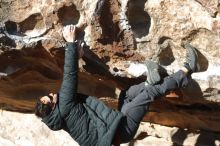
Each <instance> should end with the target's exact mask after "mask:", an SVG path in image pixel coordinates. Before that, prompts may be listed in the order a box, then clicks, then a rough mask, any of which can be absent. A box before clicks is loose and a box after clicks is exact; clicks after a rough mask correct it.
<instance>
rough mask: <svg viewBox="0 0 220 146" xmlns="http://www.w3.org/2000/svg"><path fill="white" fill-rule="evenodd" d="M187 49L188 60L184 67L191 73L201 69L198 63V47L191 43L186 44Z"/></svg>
mask: <svg viewBox="0 0 220 146" xmlns="http://www.w3.org/2000/svg"><path fill="white" fill-rule="evenodd" d="M184 48H185V49H186V60H185V62H184V67H185V68H187V69H188V71H189V74H192V73H194V72H199V71H200V65H199V63H198V54H197V50H196V48H194V47H193V46H191V45H190V44H189V43H187V44H184Z"/></svg>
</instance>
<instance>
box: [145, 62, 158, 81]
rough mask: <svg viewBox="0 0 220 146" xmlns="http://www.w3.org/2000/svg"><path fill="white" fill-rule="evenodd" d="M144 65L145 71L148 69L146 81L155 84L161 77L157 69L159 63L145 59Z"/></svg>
mask: <svg viewBox="0 0 220 146" xmlns="http://www.w3.org/2000/svg"><path fill="white" fill-rule="evenodd" d="M146 66H147V71H148V73H147V75H148V76H147V82H148V83H149V84H151V85H155V84H157V83H158V82H160V81H161V77H160V74H159V70H158V69H159V65H158V64H156V63H155V62H153V61H147V62H146Z"/></svg>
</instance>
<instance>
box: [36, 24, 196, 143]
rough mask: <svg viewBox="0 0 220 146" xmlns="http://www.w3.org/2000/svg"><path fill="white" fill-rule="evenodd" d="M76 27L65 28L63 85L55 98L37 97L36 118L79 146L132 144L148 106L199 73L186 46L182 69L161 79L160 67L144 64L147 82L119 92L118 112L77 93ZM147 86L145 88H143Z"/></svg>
mask: <svg viewBox="0 0 220 146" xmlns="http://www.w3.org/2000/svg"><path fill="white" fill-rule="evenodd" d="M76 29H77V28H76V27H75V26H74V25H69V26H66V27H64V30H63V37H64V39H65V40H66V41H67V43H66V49H65V61H64V75H63V82H62V85H61V88H60V91H59V93H58V94H53V93H51V94H49V95H48V96H43V97H40V98H39V100H38V102H37V104H36V109H35V114H36V116H38V117H41V118H42V121H43V122H44V123H45V124H46V125H47V126H48V127H49V128H50V129H51V130H60V129H63V130H65V131H66V132H68V133H69V134H70V135H71V137H72V138H73V139H74V140H75V141H76V142H78V143H79V145H80V146H110V145H112V144H114V145H116V143H118V144H119V143H126V142H129V141H130V140H132V138H133V137H134V135H135V133H136V132H137V129H138V127H139V124H140V122H141V120H142V118H143V116H144V115H145V113H146V112H147V111H148V108H149V105H150V102H152V101H154V100H155V99H157V98H159V97H161V96H164V95H165V94H166V93H167V92H169V91H172V90H175V89H178V88H182V87H185V86H186V85H187V83H188V79H189V78H190V76H191V74H192V73H193V72H197V71H199V64H198V63H197V52H196V49H195V48H194V47H192V46H190V45H189V44H187V45H185V48H186V49H187V51H188V52H187V57H186V62H185V63H184V66H183V68H182V69H181V70H180V71H178V72H176V73H174V74H172V75H170V76H167V77H165V78H164V79H162V78H161V76H160V73H159V72H160V66H159V65H157V64H155V63H153V62H151V61H149V62H147V67H148V73H147V78H148V79H147V82H144V83H141V84H139V85H134V86H132V87H130V88H129V89H128V90H124V91H122V92H121V94H120V97H119V109H118V110H114V109H112V108H109V107H107V106H106V105H105V104H104V103H103V102H101V101H99V100H98V99H96V98H95V97H92V96H86V95H82V94H79V93H77V84H78V58H79V57H81V56H82V55H83V51H82V50H81V47H79V45H77V42H76ZM146 83H148V84H146Z"/></svg>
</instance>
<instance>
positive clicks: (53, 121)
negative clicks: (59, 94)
mask: <svg viewBox="0 0 220 146" xmlns="http://www.w3.org/2000/svg"><path fill="white" fill-rule="evenodd" d="M42 122H44V123H45V124H46V125H47V126H48V127H49V128H50V129H51V130H60V129H62V124H63V122H62V118H61V115H60V110H59V108H58V106H57V105H56V106H55V108H54V110H53V111H52V112H51V113H50V114H49V115H47V116H46V117H44V118H42Z"/></svg>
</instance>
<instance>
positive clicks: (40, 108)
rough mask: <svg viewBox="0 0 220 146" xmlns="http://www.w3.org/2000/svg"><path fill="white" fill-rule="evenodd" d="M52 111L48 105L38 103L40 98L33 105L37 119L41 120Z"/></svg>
mask: <svg viewBox="0 0 220 146" xmlns="http://www.w3.org/2000/svg"><path fill="white" fill-rule="evenodd" d="M51 111H52V107H51V105H49V104H43V103H42V102H41V101H40V98H38V99H37V102H36V105H35V115H36V116H37V117H40V118H43V117H45V116H47V115H49V114H50V112H51Z"/></svg>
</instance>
